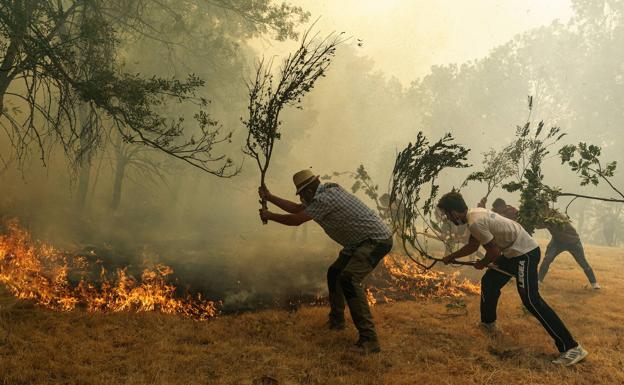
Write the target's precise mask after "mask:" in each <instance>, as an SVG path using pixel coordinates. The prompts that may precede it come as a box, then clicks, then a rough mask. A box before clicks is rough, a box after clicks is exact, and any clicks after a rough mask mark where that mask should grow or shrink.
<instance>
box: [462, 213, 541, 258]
mask: <svg viewBox="0 0 624 385" xmlns="http://www.w3.org/2000/svg"><path fill="white" fill-rule="evenodd" d="M467 220H468V228H469V229H470V234H471V235H472V236H473V237H475V238H476V239H477V240H478V241H479V243H481V244H482V245H485V244H488V243H490V242H491V241H492V240H494V243H495V244H496V245H497V246H498V247H499V248H500V249H501V252H502V253H503V255H504V256H505V257H507V258H515V257H518V256H520V255H523V254H526V253H528V252H529V251H531V250H533V249H535V248H536V247H538V245H537V242H535V240H534V239H533V238H532V237H531V236H530V235H529V233H527V232H526V230H524V229H523V228H522V226H520V224H519V223H517V222H514V221H512V220H511V219H507V218H505V217H503V216H500V215H498V214H496V213H495V212H493V211H490V210H488V209H484V208H480V207H478V208H474V209H470V210H468V214H467Z"/></svg>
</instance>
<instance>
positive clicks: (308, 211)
mask: <svg viewBox="0 0 624 385" xmlns="http://www.w3.org/2000/svg"><path fill="white" fill-rule="evenodd" d="M293 182H294V184H295V187H296V195H298V196H299V199H300V200H301V203H296V202H291V201H289V200H286V199H283V198H280V197H277V196H275V195H273V194H271V193H270V192H269V190H268V189H267V188H266V187H260V188H259V190H258V192H259V194H260V198H263V199H266V200H267V201H269V202H271V203H273V204H274V205H276V206H277V207H279V208H281V209H282V210H284V211H286V212H288V214H277V213H273V212H271V211H269V210H263V209H261V210H260V218H261V219H262V220H270V221H274V222H278V223H281V224H283V225H287V226H299V225H301V224H302V223H305V222H307V221H309V220H311V219H312V220H314V221H315V222H316V223H318V224H319V225H321V227H322V228H323V230H325V232H326V233H327V235H329V237H330V238H331V239H333V240H334V241H336V242H338V243H339V244H340V245H341V246H343V249H342V250H341V251H340V254H339V255H338V259H336V261H335V262H334V263H333V264H332V265H331V266H330V267H329V270H328V271H327V286H328V288H329V302H330V306H331V311H330V313H329V322H328V326H329V328H330V329H332V330H342V329H344V327H345V318H344V308H345V300H346V302H347V304H348V305H349V312H350V313H351V318H352V319H353V323H354V324H355V326H356V327H357V329H358V331H359V335H360V338H359V339H358V341H357V343H356V346H357V347H359V348H361V349H362V350H363V352H364V353H366V354H367V353H376V352H379V351H380V348H379V342H378V339H377V332H376V331H375V324H374V323H373V319H372V315H371V312H370V309H369V307H368V301H367V299H366V294H365V292H364V288H363V287H362V280H363V279H364V277H366V275H368V274H369V273H370V272H371V271H373V269H374V268H375V266H377V264H378V263H379V261H380V260H381V259H382V258H383V257H384V256H385V255H386V254H387V253H388V252H389V251H390V249H391V248H392V232H391V231H390V230H389V229H388V227H387V226H386V225H385V224H384V222H383V221H382V220H381V218H379V216H378V215H377V214H376V213H375V212H374V211H373V210H371V209H370V208H368V207H367V206H366V205H365V204H364V203H362V201H360V200H359V199H358V198H357V197H355V196H354V195H353V194H350V193H349V192H347V191H345V190H344V189H343V188H342V187H340V186H339V185H337V184H336V183H325V184H321V182H320V180H319V177H318V175H315V174H314V173H312V171H310V170H303V171H299V172H298V173H296V174H295V175H294V176H293Z"/></svg>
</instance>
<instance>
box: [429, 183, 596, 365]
mask: <svg viewBox="0 0 624 385" xmlns="http://www.w3.org/2000/svg"><path fill="white" fill-rule="evenodd" d="M438 208H440V209H441V210H442V211H443V212H444V213H445V214H446V216H447V218H448V219H449V220H450V221H451V222H453V223H454V224H456V225H461V224H468V229H469V231H470V240H469V242H468V244H466V245H465V246H464V247H462V248H461V249H459V250H457V251H456V252H454V253H451V254H449V255H448V256H446V257H445V258H444V262H445V263H451V262H453V261H454V260H455V259H457V258H461V257H464V256H467V255H470V254H472V253H474V252H476V251H477V249H478V248H479V246H480V245H483V247H484V248H485V250H486V254H485V257H484V258H483V259H481V260H479V261H477V263H476V264H475V267H476V268H477V269H483V268H485V267H486V266H488V265H489V264H491V263H494V262H495V263H496V265H497V267H499V268H501V269H503V270H505V271H507V272H508V273H511V274H513V276H514V277H515V278H516V287H517V289H518V294H519V295H520V298H521V299H522V303H523V304H524V306H525V307H526V308H527V309H528V310H529V311H530V312H531V314H532V315H533V316H534V317H535V318H537V320H538V321H539V322H540V323H541V324H542V326H543V327H544V329H546V331H547V332H548V334H550V336H551V337H552V338H553V340H554V341H555V345H556V346H557V349H558V350H559V352H560V355H559V357H558V358H557V359H555V360H553V361H552V362H553V363H555V364H560V365H564V366H570V365H573V364H575V363H577V362H579V361H581V360H582V359H583V358H585V357H586V356H587V354H588V353H587V351H586V350H585V349H583V348H582V347H581V345H580V344H579V343H578V342H576V341H575V340H574V338H573V337H572V334H570V332H569V331H568V329H567V328H566V326H565V325H564V323H563V322H562V321H561V319H560V318H559V317H558V316H557V314H556V313H555V312H554V310H552V309H551V308H550V306H548V304H547V303H546V301H544V300H543V299H542V297H541V296H540V293H539V290H538V282H537V281H538V275H537V265H538V264H539V260H540V256H541V252H540V249H539V247H538V245H537V242H536V241H535V240H534V239H533V238H532V237H531V236H530V235H529V234H528V233H527V232H526V231H525V230H524V229H523V228H522V226H520V224H518V223H516V222H514V221H512V220H510V219H507V218H504V217H502V216H500V215H498V214H496V213H494V212H492V211H490V210H487V209H485V208H475V209H470V210H468V207H467V206H466V203H465V201H464V199H463V197H462V196H461V194H460V193H458V192H455V191H453V192H450V193H447V194H445V195H444V196H443V197H442V198H441V199H440V201H439V202H438ZM510 279H511V277H510V276H509V275H506V274H503V273H501V272H499V271H496V270H494V269H488V270H487V271H486V272H485V274H484V275H483V278H482V279H481V325H482V327H483V328H484V329H485V330H486V331H489V332H495V331H496V330H497V328H496V307H497V305H498V298H499V297H500V294H501V289H502V288H503V286H505V284H506V283H507V282H509V280H510Z"/></svg>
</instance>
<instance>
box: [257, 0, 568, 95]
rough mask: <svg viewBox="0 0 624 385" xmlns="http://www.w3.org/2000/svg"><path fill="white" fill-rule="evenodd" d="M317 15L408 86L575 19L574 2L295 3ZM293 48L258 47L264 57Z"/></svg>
mask: <svg viewBox="0 0 624 385" xmlns="http://www.w3.org/2000/svg"><path fill="white" fill-rule="evenodd" d="M289 2H290V3H291V4H294V5H300V6H302V7H303V8H305V9H307V10H309V11H310V12H311V13H312V18H311V20H316V19H317V18H318V17H320V20H319V21H318V23H317V26H318V28H319V29H320V30H321V31H322V32H323V33H328V32H331V31H337V32H340V31H345V32H346V33H347V34H348V35H350V36H353V37H355V38H359V39H362V40H363V41H364V45H363V46H362V47H361V52H362V54H363V55H366V56H370V57H371V58H373V59H374V60H375V62H376V63H377V67H378V69H380V70H382V71H383V72H385V73H387V74H388V75H390V76H395V77H397V78H398V79H399V80H400V81H401V82H402V83H403V84H409V82H410V81H412V80H414V79H416V78H418V77H421V76H423V75H425V74H426V73H427V72H428V71H429V68H430V67H431V66H432V65H435V64H446V63H461V62H465V61H468V60H472V59H476V58H480V57H483V56H485V55H487V53H488V52H489V50H490V49H492V48H493V47H495V46H497V45H499V44H502V43H504V42H506V41H508V40H509V39H511V38H512V37H513V36H514V35H515V34H517V33H520V32H523V31H526V30H528V29H531V28H535V27H538V26H541V25H547V24H550V23H551V22H552V21H553V20H555V19H559V20H560V21H562V22H564V21H567V20H568V19H569V18H570V16H571V13H572V11H571V9H570V1H569V0H425V1H423V0H290V1H289ZM292 44H293V43H275V42H270V41H268V40H262V41H257V42H255V45H256V46H257V47H258V49H259V50H260V51H264V54H265V56H272V55H276V54H277V55H280V56H281V55H283V54H284V53H286V52H287V51H288V50H291V49H292V48H293V45H292Z"/></svg>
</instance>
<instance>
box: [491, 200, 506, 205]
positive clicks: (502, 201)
mask: <svg viewBox="0 0 624 385" xmlns="http://www.w3.org/2000/svg"><path fill="white" fill-rule="evenodd" d="M500 206H507V202H505V201H504V200H503V199H502V198H496V199H495V200H494V202H492V207H500Z"/></svg>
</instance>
